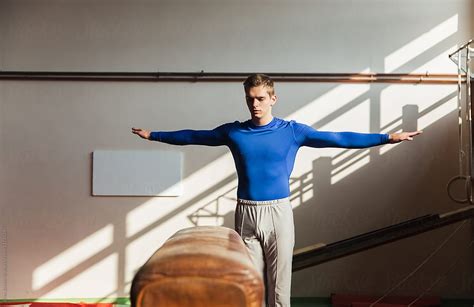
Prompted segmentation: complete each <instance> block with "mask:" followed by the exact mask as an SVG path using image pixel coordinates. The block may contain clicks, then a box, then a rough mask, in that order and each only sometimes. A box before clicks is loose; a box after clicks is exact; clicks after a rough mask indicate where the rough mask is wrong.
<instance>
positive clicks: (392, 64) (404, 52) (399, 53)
mask: <svg viewBox="0 0 474 307" xmlns="http://www.w3.org/2000/svg"><path fill="white" fill-rule="evenodd" d="M457 30H458V14H456V15H454V16H452V17H450V18H448V19H447V20H446V21H444V22H442V23H440V24H439V25H437V26H436V27H434V28H432V29H431V30H429V31H428V32H426V33H424V34H422V35H420V36H418V37H417V38H415V39H414V40H412V41H411V42H409V43H408V44H406V45H404V46H403V47H401V48H399V49H398V50H396V51H394V52H393V53H391V54H389V55H388V56H386V57H385V72H387V73H390V72H393V71H395V70H396V69H397V68H400V67H401V66H402V65H404V64H406V63H408V62H409V61H410V60H412V59H413V58H415V57H417V56H419V55H421V54H422V53H423V52H425V51H427V50H428V49H430V48H432V47H433V46H435V45H436V44H438V43H440V42H441V41H443V40H444V39H446V38H448V37H449V36H451V35H453V34H454V33H456V32H457ZM436 70H437V68H436Z"/></svg>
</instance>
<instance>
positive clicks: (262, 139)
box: [150, 117, 389, 200]
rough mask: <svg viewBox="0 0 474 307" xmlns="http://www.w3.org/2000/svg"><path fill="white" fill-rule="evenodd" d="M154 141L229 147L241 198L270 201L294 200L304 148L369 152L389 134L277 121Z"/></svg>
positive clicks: (170, 134) (163, 135) (171, 134)
mask: <svg viewBox="0 0 474 307" xmlns="http://www.w3.org/2000/svg"><path fill="white" fill-rule="evenodd" d="M150 140H154V141H159V142H164V143H168V144H174V145H190V144H194V145H207V146H220V145H226V146H227V147H229V149H230V151H231V152H232V156H233V157H234V162H235V167H236V169H237V175H238V178H239V184H238V189H237V197H238V198H241V199H248V200H272V199H280V198H285V197H288V196H289V195H290V186H289V179H290V174H291V172H292V170H293V166H294V162H295V157H296V153H297V151H298V149H299V148H300V147H301V146H309V147H317V148H321V147H342V148H365V147H371V146H376V145H381V144H386V143H388V140H389V137H388V134H378V133H355V132H327V131H317V130H315V129H313V128H312V127H310V126H307V125H304V124H300V123H297V122H295V121H293V120H292V121H286V120H283V119H279V118H276V117H274V118H273V120H272V121H271V122H270V123H268V124H266V125H263V126H257V125H255V124H253V123H252V121H251V120H248V121H246V122H238V121H235V122H233V123H227V124H223V125H221V126H219V127H217V128H215V129H213V130H179V131H167V132H166V131H158V132H152V133H151V134H150Z"/></svg>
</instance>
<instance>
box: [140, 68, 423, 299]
mask: <svg viewBox="0 0 474 307" xmlns="http://www.w3.org/2000/svg"><path fill="white" fill-rule="evenodd" d="M244 90H245V100H246V102H247V107H248V109H249V111H250V115H251V119H249V120H247V121H245V122H239V121H235V122H233V123H226V124H223V125H221V126H219V127H217V128H215V129H213V130H179V131H156V132H150V131H147V130H144V129H140V128H132V133H134V134H137V135H139V136H140V137H142V138H144V139H147V140H151V141H158V142H164V143H168V144H174V145H190V144H194V145H207V146H220V145H226V146H227V147H229V149H230V151H231V153H232V156H233V157H234V162H235V167H236V169H237V175H238V188H237V205H236V210H235V230H236V231H237V232H238V233H239V234H240V236H241V237H242V239H243V241H244V243H245V245H246V247H247V249H248V251H249V254H250V256H251V258H252V261H253V263H254V265H255V266H256V268H257V269H258V270H259V272H261V274H262V277H263V279H264V283H265V290H266V304H267V306H270V307H274V306H282V307H283V306H285V307H287V306H290V290H291V272H292V270H291V265H292V259H293V247H294V242H295V239H294V224H293V211H292V207H291V204H290V201H289V196H290V187H289V178H290V174H291V172H292V170H293V165H294V162H295V157H296V153H297V151H298V149H299V148H300V147H301V146H309V147H315V148H322V147H341V148H367V147H372V146H377V145H382V144H387V143H399V142H402V141H406V140H408V141H411V140H413V137H414V136H416V135H419V134H420V133H421V131H415V132H401V133H393V134H378V133H355V132H327V131H317V130H315V129H313V128H312V127H310V126H307V125H304V124H301V123H297V122H295V121H293V120H290V121H286V120H283V119H280V118H277V117H273V115H272V108H273V106H274V105H275V103H276V102H277V96H276V95H275V90H274V84H273V80H271V78H270V77H268V76H267V75H263V74H254V75H251V76H249V77H248V78H247V79H246V80H245V82H244Z"/></svg>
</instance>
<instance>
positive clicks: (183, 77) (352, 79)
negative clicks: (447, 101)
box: [0, 71, 466, 84]
mask: <svg viewBox="0 0 474 307" xmlns="http://www.w3.org/2000/svg"><path fill="white" fill-rule="evenodd" d="M250 74H252V73H250V72H249V73H243V72H230V73H218V72H204V71H201V72H73V71H68V72H65V71H62V72H59V71H0V80H10V81H14V80H17V81H122V82H242V81H244V80H245V78H246V77H247V76H248V75H250ZM266 74H267V75H269V76H270V77H272V79H273V80H275V81H277V82H315V83H402V84H457V82H458V75H457V74H429V73H425V74H385V73H380V74H378V73H266ZM462 82H466V76H465V75H464V76H463V77H462Z"/></svg>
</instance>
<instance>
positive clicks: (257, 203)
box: [237, 197, 290, 206]
mask: <svg viewBox="0 0 474 307" xmlns="http://www.w3.org/2000/svg"><path fill="white" fill-rule="evenodd" d="M289 202H290V198H289V197H285V198H280V199H272V200H248V199H241V198H238V199H237V204H242V205H251V206H260V205H276V204H281V203H289Z"/></svg>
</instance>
